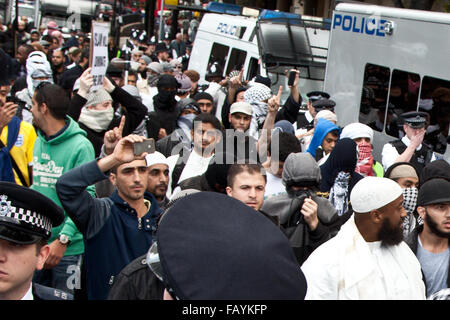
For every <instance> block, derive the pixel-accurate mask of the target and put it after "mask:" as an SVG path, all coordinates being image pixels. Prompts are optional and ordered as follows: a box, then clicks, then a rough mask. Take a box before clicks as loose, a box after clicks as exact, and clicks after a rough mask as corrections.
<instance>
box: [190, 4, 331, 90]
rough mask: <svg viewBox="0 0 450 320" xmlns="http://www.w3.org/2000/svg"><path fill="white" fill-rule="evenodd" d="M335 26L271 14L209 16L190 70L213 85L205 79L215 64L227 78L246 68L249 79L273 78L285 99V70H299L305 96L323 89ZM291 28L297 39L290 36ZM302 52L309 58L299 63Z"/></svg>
mask: <svg viewBox="0 0 450 320" xmlns="http://www.w3.org/2000/svg"><path fill="white" fill-rule="evenodd" d="M330 26H331V21H330V20H329V19H328V20H327V19H322V18H315V17H303V16H299V15H296V14H290V13H284V12H275V11H271V10H263V11H262V12H261V14H260V15H259V16H258V17H249V16H242V15H231V14H218V13H205V14H204V15H203V18H202V20H201V22H200V25H199V29H198V31H197V34H196V37H195V41H194V46H193V48H192V53H191V58H190V60H189V66H188V68H189V69H194V70H196V71H197V72H199V73H200V80H199V85H202V84H207V83H208V82H207V80H206V79H205V76H206V74H207V73H208V70H209V68H210V66H211V65H213V64H214V63H215V62H217V63H218V65H219V66H220V68H219V69H220V72H221V75H222V76H223V77H226V76H228V75H229V74H230V72H231V71H233V70H240V68H241V67H242V68H243V69H244V76H243V77H244V80H251V79H252V78H253V77H255V76H256V75H257V74H260V75H262V76H266V77H267V76H268V77H270V78H271V82H272V88H273V90H275V91H274V92H276V91H277V90H278V87H279V86H280V85H282V86H283V88H284V92H283V95H282V96H283V97H287V96H288V94H289V92H288V87H287V76H286V73H285V71H286V70H289V69H290V68H293V67H295V68H297V69H299V70H300V78H301V79H300V81H299V88H300V92H301V93H302V94H305V93H307V92H309V91H312V90H317V89H321V88H322V86H323V80H324V76H325V65H326V55H327V48H328V39H329V32H330ZM288 28H289V30H290V31H291V33H292V34H294V38H295V39H294V38H293V37H292V35H291V36H289V35H288V34H286V32H285V30H288ZM297 36H300V37H301V39H300V37H297ZM299 49H300V50H303V51H302V52H301V54H302V55H304V56H305V57H304V58H299ZM262 56H264V59H260V58H261V57H262Z"/></svg>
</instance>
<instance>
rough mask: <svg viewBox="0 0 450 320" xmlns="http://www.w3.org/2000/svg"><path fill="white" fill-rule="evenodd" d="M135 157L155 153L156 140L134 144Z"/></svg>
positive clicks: (151, 139)
mask: <svg viewBox="0 0 450 320" xmlns="http://www.w3.org/2000/svg"><path fill="white" fill-rule="evenodd" d="M133 148H134V155H136V156H138V155H140V154H142V153H144V152H147V153H153V152H155V139H153V138H150V139H146V140H144V141H143V142H136V143H134V144H133Z"/></svg>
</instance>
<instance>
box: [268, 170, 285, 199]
mask: <svg viewBox="0 0 450 320" xmlns="http://www.w3.org/2000/svg"><path fill="white" fill-rule="evenodd" d="M266 174H267V184H266V190H265V192H264V200H266V199H269V198H271V197H274V196H277V195H279V194H284V193H286V187H285V186H284V184H283V182H282V179H281V178H278V177H277V176H275V175H273V174H271V173H270V172H266Z"/></svg>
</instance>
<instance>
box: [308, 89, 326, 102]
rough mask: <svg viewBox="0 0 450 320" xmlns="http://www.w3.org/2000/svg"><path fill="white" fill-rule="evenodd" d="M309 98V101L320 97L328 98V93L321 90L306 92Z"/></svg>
mask: <svg viewBox="0 0 450 320" xmlns="http://www.w3.org/2000/svg"><path fill="white" fill-rule="evenodd" d="M306 96H307V97H308V98H309V101H311V102H314V101H317V100H320V99H329V98H330V95H329V94H328V93H326V92H323V91H311V92H308V93H307V94H306Z"/></svg>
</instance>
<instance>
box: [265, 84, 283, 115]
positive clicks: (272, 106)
mask: <svg viewBox="0 0 450 320" xmlns="http://www.w3.org/2000/svg"><path fill="white" fill-rule="evenodd" d="M282 92H283V86H280V87H279V88H278V93H277V95H276V96H275V95H274V96H272V98H270V99H269V101H268V102H267V105H268V107H269V112H278V109H279V108H280V103H281V93H282Z"/></svg>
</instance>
